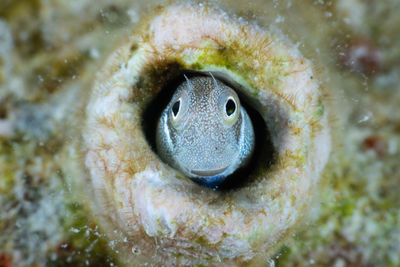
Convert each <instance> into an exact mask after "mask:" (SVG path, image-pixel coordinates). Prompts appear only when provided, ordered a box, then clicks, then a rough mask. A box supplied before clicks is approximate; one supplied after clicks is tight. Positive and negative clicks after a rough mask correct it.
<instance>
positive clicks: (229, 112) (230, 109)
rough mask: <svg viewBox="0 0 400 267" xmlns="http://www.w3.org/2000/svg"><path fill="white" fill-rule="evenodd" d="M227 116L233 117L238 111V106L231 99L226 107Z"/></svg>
mask: <svg viewBox="0 0 400 267" xmlns="http://www.w3.org/2000/svg"><path fill="white" fill-rule="evenodd" d="M225 110H226V115H228V116H230V115H232V114H233V113H234V112H235V110H236V104H235V102H234V101H233V100H232V99H229V100H228V102H226V105H225Z"/></svg>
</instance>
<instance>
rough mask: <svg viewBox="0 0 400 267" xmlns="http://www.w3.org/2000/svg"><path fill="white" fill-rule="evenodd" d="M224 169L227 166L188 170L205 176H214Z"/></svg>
mask: <svg viewBox="0 0 400 267" xmlns="http://www.w3.org/2000/svg"><path fill="white" fill-rule="evenodd" d="M226 169H228V167H224V168H219V169H214V170H191V171H190V172H191V173H192V174H194V175H197V176H203V177H207V176H216V175H218V174H220V173H222V172H224V171H225V170H226Z"/></svg>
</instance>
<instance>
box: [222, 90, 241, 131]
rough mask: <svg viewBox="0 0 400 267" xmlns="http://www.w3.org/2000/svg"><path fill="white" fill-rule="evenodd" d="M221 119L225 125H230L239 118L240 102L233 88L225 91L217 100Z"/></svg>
mask: <svg viewBox="0 0 400 267" xmlns="http://www.w3.org/2000/svg"><path fill="white" fill-rule="evenodd" d="M219 106H220V112H221V116H222V120H223V122H224V124H225V125H226V126H228V127H229V126H232V125H233V124H234V123H235V122H236V121H237V120H238V118H239V110H240V102H239V98H238V96H237V95H236V93H235V92H234V91H233V90H227V91H225V92H224V93H223V94H222V95H221V97H220V100H219Z"/></svg>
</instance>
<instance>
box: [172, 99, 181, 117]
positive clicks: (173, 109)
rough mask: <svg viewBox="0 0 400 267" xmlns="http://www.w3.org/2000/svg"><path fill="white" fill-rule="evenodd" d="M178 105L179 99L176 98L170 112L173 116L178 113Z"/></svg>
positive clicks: (179, 103)
mask: <svg viewBox="0 0 400 267" xmlns="http://www.w3.org/2000/svg"><path fill="white" fill-rule="evenodd" d="M180 105H181V101H180V100H178V101H176V102H175V104H174V105H173V106H172V113H174V117H176V115H177V114H178V112H179V107H180Z"/></svg>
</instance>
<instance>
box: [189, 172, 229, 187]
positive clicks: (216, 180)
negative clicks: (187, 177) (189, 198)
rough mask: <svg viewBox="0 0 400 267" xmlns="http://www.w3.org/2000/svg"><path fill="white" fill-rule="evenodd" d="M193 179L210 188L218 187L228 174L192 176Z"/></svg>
mask: <svg viewBox="0 0 400 267" xmlns="http://www.w3.org/2000/svg"><path fill="white" fill-rule="evenodd" d="M191 179H192V181H194V182H196V183H198V184H201V185H204V186H206V187H210V188H217V187H218V186H219V185H220V184H222V183H223V182H224V181H225V179H226V176H221V175H216V176H208V177H192V178H191Z"/></svg>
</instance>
